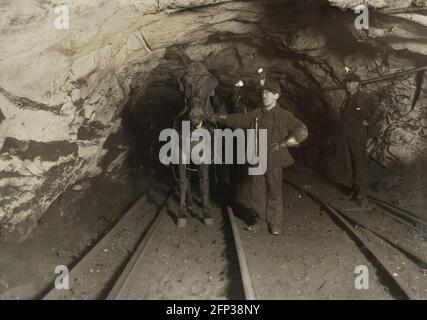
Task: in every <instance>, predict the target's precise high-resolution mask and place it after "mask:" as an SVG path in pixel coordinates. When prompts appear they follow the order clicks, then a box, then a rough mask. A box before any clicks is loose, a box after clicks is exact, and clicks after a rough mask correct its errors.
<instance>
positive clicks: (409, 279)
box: [44, 179, 427, 300]
mask: <svg viewBox="0 0 427 320" xmlns="http://www.w3.org/2000/svg"><path fill="white" fill-rule="evenodd" d="M287 183H288V184H289V185H291V186H292V187H293V188H296V189H297V190H299V191H300V192H302V193H304V194H306V195H308V196H309V197H310V198H312V199H313V200H314V201H315V202H317V203H318V204H319V205H320V206H321V207H322V208H324V209H325V210H326V211H327V212H328V213H329V214H330V215H331V217H332V218H333V220H334V221H338V222H339V223H340V225H341V226H343V227H344V228H345V229H346V230H347V232H348V233H350V234H351V236H352V237H353V238H356V239H357V241H358V242H359V243H360V244H361V245H362V246H363V247H364V248H365V249H366V250H368V251H369V253H370V256H371V257H373V259H374V260H376V262H377V264H378V265H380V266H381V268H382V271H383V272H385V273H386V274H387V275H388V277H389V279H390V280H391V281H393V282H394V283H395V285H396V286H397V287H398V288H399V290H401V292H402V294H403V295H404V296H405V297H407V298H408V299H425V298H427V277H426V275H427V272H426V267H427V259H426V256H425V255H424V254H422V253H420V252H419V251H416V250H414V248H412V247H411V246H408V245H407V244H405V243H401V242H399V241H396V239H394V238H393V236H391V235H390V234H388V233H386V232H383V231H381V230H378V229H376V228H373V227H372V226H370V225H369V223H366V222H364V221H362V220H361V219H359V218H358V217H357V216H355V215H351V214H350V213H349V212H346V211H345V209H343V208H340V207H339V205H337V204H335V203H331V202H330V201H329V200H327V199H324V198H323V197H322V196H321V195H319V194H316V193H315V192H313V191H311V190H307V188H305V187H304V186H300V185H299V184H297V183H295V182H294V181H291V180H289V179H288V180H287ZM162 197H163V198H162V199H163V200H162V201H161V203H160V204H157V205H154V208H155V212H156V213H155V214H152V215H151V216H149V217H147V220H146V221H145V231H144V232H142V236H141V235H140V236H139V237H136V238H138V239H137V242H135V243H136V245H134V247H133V249H132V251H131V254H128V255H127V256H122V257H117V259H123V261H125V263H121V264H120V268H116V269H114V270H112V271H110V272H109V273H108V274H103V275H101V276H104V277H109V280H108V281H104V285H103V287H102V288H101V287H99V288H92V289H91V288H87V287H85V283H84V282H85V279H88V278H90V277H93V276H94V274H93V273H91V274H89V275H88V270H89V269H90V270H92V269H93V266H94V265H95V266H96V265H99V263H100V261H103V260H102V259H104V258H105V250H106V249H105V248H106V247H110V246H111V243H117V242H120V241H121V238H120V234H121V233H122V232H123V230H125V229H126V228H129V226H130V225H131V224H132V223H133V222H132V221H133V220H132V219H135V217H136V216H138V214H139V215H141V214H140V213H141V211H143V209H142V208H143V207H144V206H145V205H146V204H147V195H144V196H143V197H142V198H141V199H140V200H139V201H138V202H137V203H136V205H135V206H134V207H132V208H131V209H130V210H129V212H128V213H126V214H125V216H124V217H123V218H122V219H121V220H120V221H119V222H118V223H117V224H116V226H114V227H113V228H112V229H111V230H110V232H109V233H108V234H107V235H106V236H105V237H104V238H103V239H102V240H101V241H100V242H99V243H98V244H97V245H96V246H95V247H94V248H93V249H92V250H91V251H90V252H89V253H88V254H87V256H86V257H85V258H83V259H82V260H81V261H80V262H79V263H78V264H77V265H76V266H75V267H74V268H73V269H72V270H71V272H70V280H71V281H70V282H71V283H72V284H73V285H75V284H76V283H77V284H79V283H80V287H79V288H77V289H74V292H71V293H70V292H67V293H64V292H61V291H59V290H56V289H54V288H52V289H51V290H50V291H49V292H48V293H47V294H46V296H45V297H44V298H45V299H107V300H113V299H129V298H132V297H133V292H134V291H135V285H136V283H137V281H136V280H135V279H136V278H137V277H138V276H140V274H141V273H144V272H145V271H146V267H147V261H149V262H150V257H149V255H148V254H147V252H148V251H149V250H150V247H153V246H154V245H155V244H156V243H158V242H159V241H158V240H159V237H160V239H161V238H162V235H163V233H164V230H159V226H160V225H162V223H163V225H165V224H166V223H169V224H171V223H172V222H171V219H170V217H166V213H167V212H168V208H169V207H170V204H171V203H173V202H174V201H173V193H172V191H171V190H169V191H168V192H163V193H162ZM371 200H372V201H374V202H375V203H376V204H377V205H378V206H379V207H380V208H381V210H382V212H384V213H385V214H386V215H387V216H389V217H392V218H393V219H395V220H396V221H398V222H399V223H403V224H404V225H406V226H408V227H410V228H411V229H413V230H414V231H416V232H418V233H419V234H425V229H424V228H425V226H426V223H425V221H424V220H423V219H422V218H420V217H417V216H415V215H414V214H412V213H410V212H408V211H406V210H404V209H402V208H398V207H396V206H394V205H393V204H390V203H387V202H385V201H384V200H382V199H379V198H374V197H371ZM175 205H176V203H175ZM152 211H153V208H152ZM225 211H226V213H225V214H224V215H223V218H224V221H225V220H227V221H226V222H225V223H226V224H229V226H230V228H229V230H228V231H227V230H225V229H224V230H222V231H221V232H223V233H226V232H228V233H230V236H229V239H230V241H229V243H228V245H229V246H232V247H233V250H235V251H234V252H233V255H234V256H235V257H237V259H236V261H235V262H234V263H235V264H237V265H238V266H237V268H235V269H234V273H236V274H235V275H234V277H235V278H236V279H237V278H238V281H239V284H240V285H241V289H242V290H241V295H240V296H238V297H237V298H239V299H241V298H245V299H247V300H254V299H256V298H257V295H256V290H255V289H254V286H253V281H252V277H251V270H250V268H249V266H248V262H247V258H246V253H245V249H244V246H243V244H242V241H241V237H240V234H239V227H238V224H237V223H236V219H235V217H234V213H233V210H232V209H231V208H230V207H226V210H225ZM132 215H133V218H132V217H131V216H132ZM200 228H201V226H197V229H199V230H203V229H200ZM203 228H206V227H203ZM137 230H138V228H136V229H135V231H134V232H135V233H137ZM170 230H174V231H173V232H174V233H176V234H179V232H180V231H179V229H176V228H175V229H170ZM181 230H184V231H182V232H183V233H182V234H180V235H179V236H178V238H179V237H181V238H182V237H186V236H189V235H188V234H187V233H188V230H186V229H181ZM211 230H212V229H211ZM202 232H203V231H202ZM231 233H232V236H231ZM155 237H158V239H156V240H154V239H153V238H155ZM189 238H191V235H190V236H189ZM230 243H231V244H230ZM178 246H179V244H178ZM151 251H152V250H151ZM114 254H116V255H117V254H118V253H117V251H116V252H114ZM397 256H398V257H399V262H401V261H403V262H404V266H405V267H404V268H402V265H401V264H399V263H397V261H396V259H395V257H397ZM218 257H219V254H218ZM202 258H206V257H202ZM174 259H175V260H180V259H183V256H182V254H181V253H180V252H178V254H177V255H176V256H175V258H174ZM154 271H156V270H154ZM151 272H153V270H151ZM85 273H86V276H83V274H85ZM237 273H238V275H237ZM95 276H96V275H95ZM190 284H191V283H187V286H188V285H190ZM90 290H94V292H90V293H88V291H90ZM225 298H227V297H225ZM234 298H236V297H234ZM178 299H179V297H178Z"/></svg>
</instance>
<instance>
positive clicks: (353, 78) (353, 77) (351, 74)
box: [344, 72, 361, 83]
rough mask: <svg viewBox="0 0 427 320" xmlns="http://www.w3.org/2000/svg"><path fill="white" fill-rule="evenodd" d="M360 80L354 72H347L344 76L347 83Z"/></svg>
mask: <svg viewBox="0 0 427 320" xmlns="http://www.w3.org/2000/svg"><path fill="white" fill-rule="evenodd" d="M360 81H361V79H360V77H359V76H358V75H357V74H355V73H354V72H349V73H348V74H347V75H346V76H345V78H344V82H345V83H347V82H360Z"/></svg>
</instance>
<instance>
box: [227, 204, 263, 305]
mask: <svg viewBox="0 0 427 320" xmlns="http://www.w3.org/2000/svg"><path fill="white" fill-rule="evenodd" d="M227 213H228V218H229V220H230V224H231V230H232V231H233V238H234V244H235V246H236V251H237V258H238V260H239V268H240V274H241V278H242V283H243V290H244V292H245V298H246V300H256V296H255V291H254V288H253V285H252V279H251V276H250V273H249V268H248V262H247V260H246V256H245V251H244V248H243V244H242V241H241V239H240V235H239V230H238V228H237V225H236V221H235V219H234V213H233V209H231V208H230V207H229V206H227Z"/></svg>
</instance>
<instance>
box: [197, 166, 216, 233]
mask: <svg viewBox="0 0 427 320" xmlns="http://www.w3.org/2000/svg"><path fill="white" fill-rule="evenodd" d="M199 181H200V193H201V196H202V203H203V221H204V223H205V225H212V224H213V218H212V216H211V215H210V209H211V205H210V197H209V166H208V165H206V164H201V165H200V166H199Z"/></svg>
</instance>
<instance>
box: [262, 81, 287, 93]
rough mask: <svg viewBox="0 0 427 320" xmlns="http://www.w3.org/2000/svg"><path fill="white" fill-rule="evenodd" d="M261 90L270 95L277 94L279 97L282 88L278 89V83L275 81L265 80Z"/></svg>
mask: <svg viewBox="0 0 427 320" xmlns="http://www.w3.org/2000/svg"><path fill="white" fill-rule="evenodd" d="M262 90H268V91H270V92H272V93H278V94H279V95H281V94H282V88H281V87H280V84H279V82H277V81H275V80H269V79H267V80H265V84H264V86H263V87H262Z"/></svg>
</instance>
